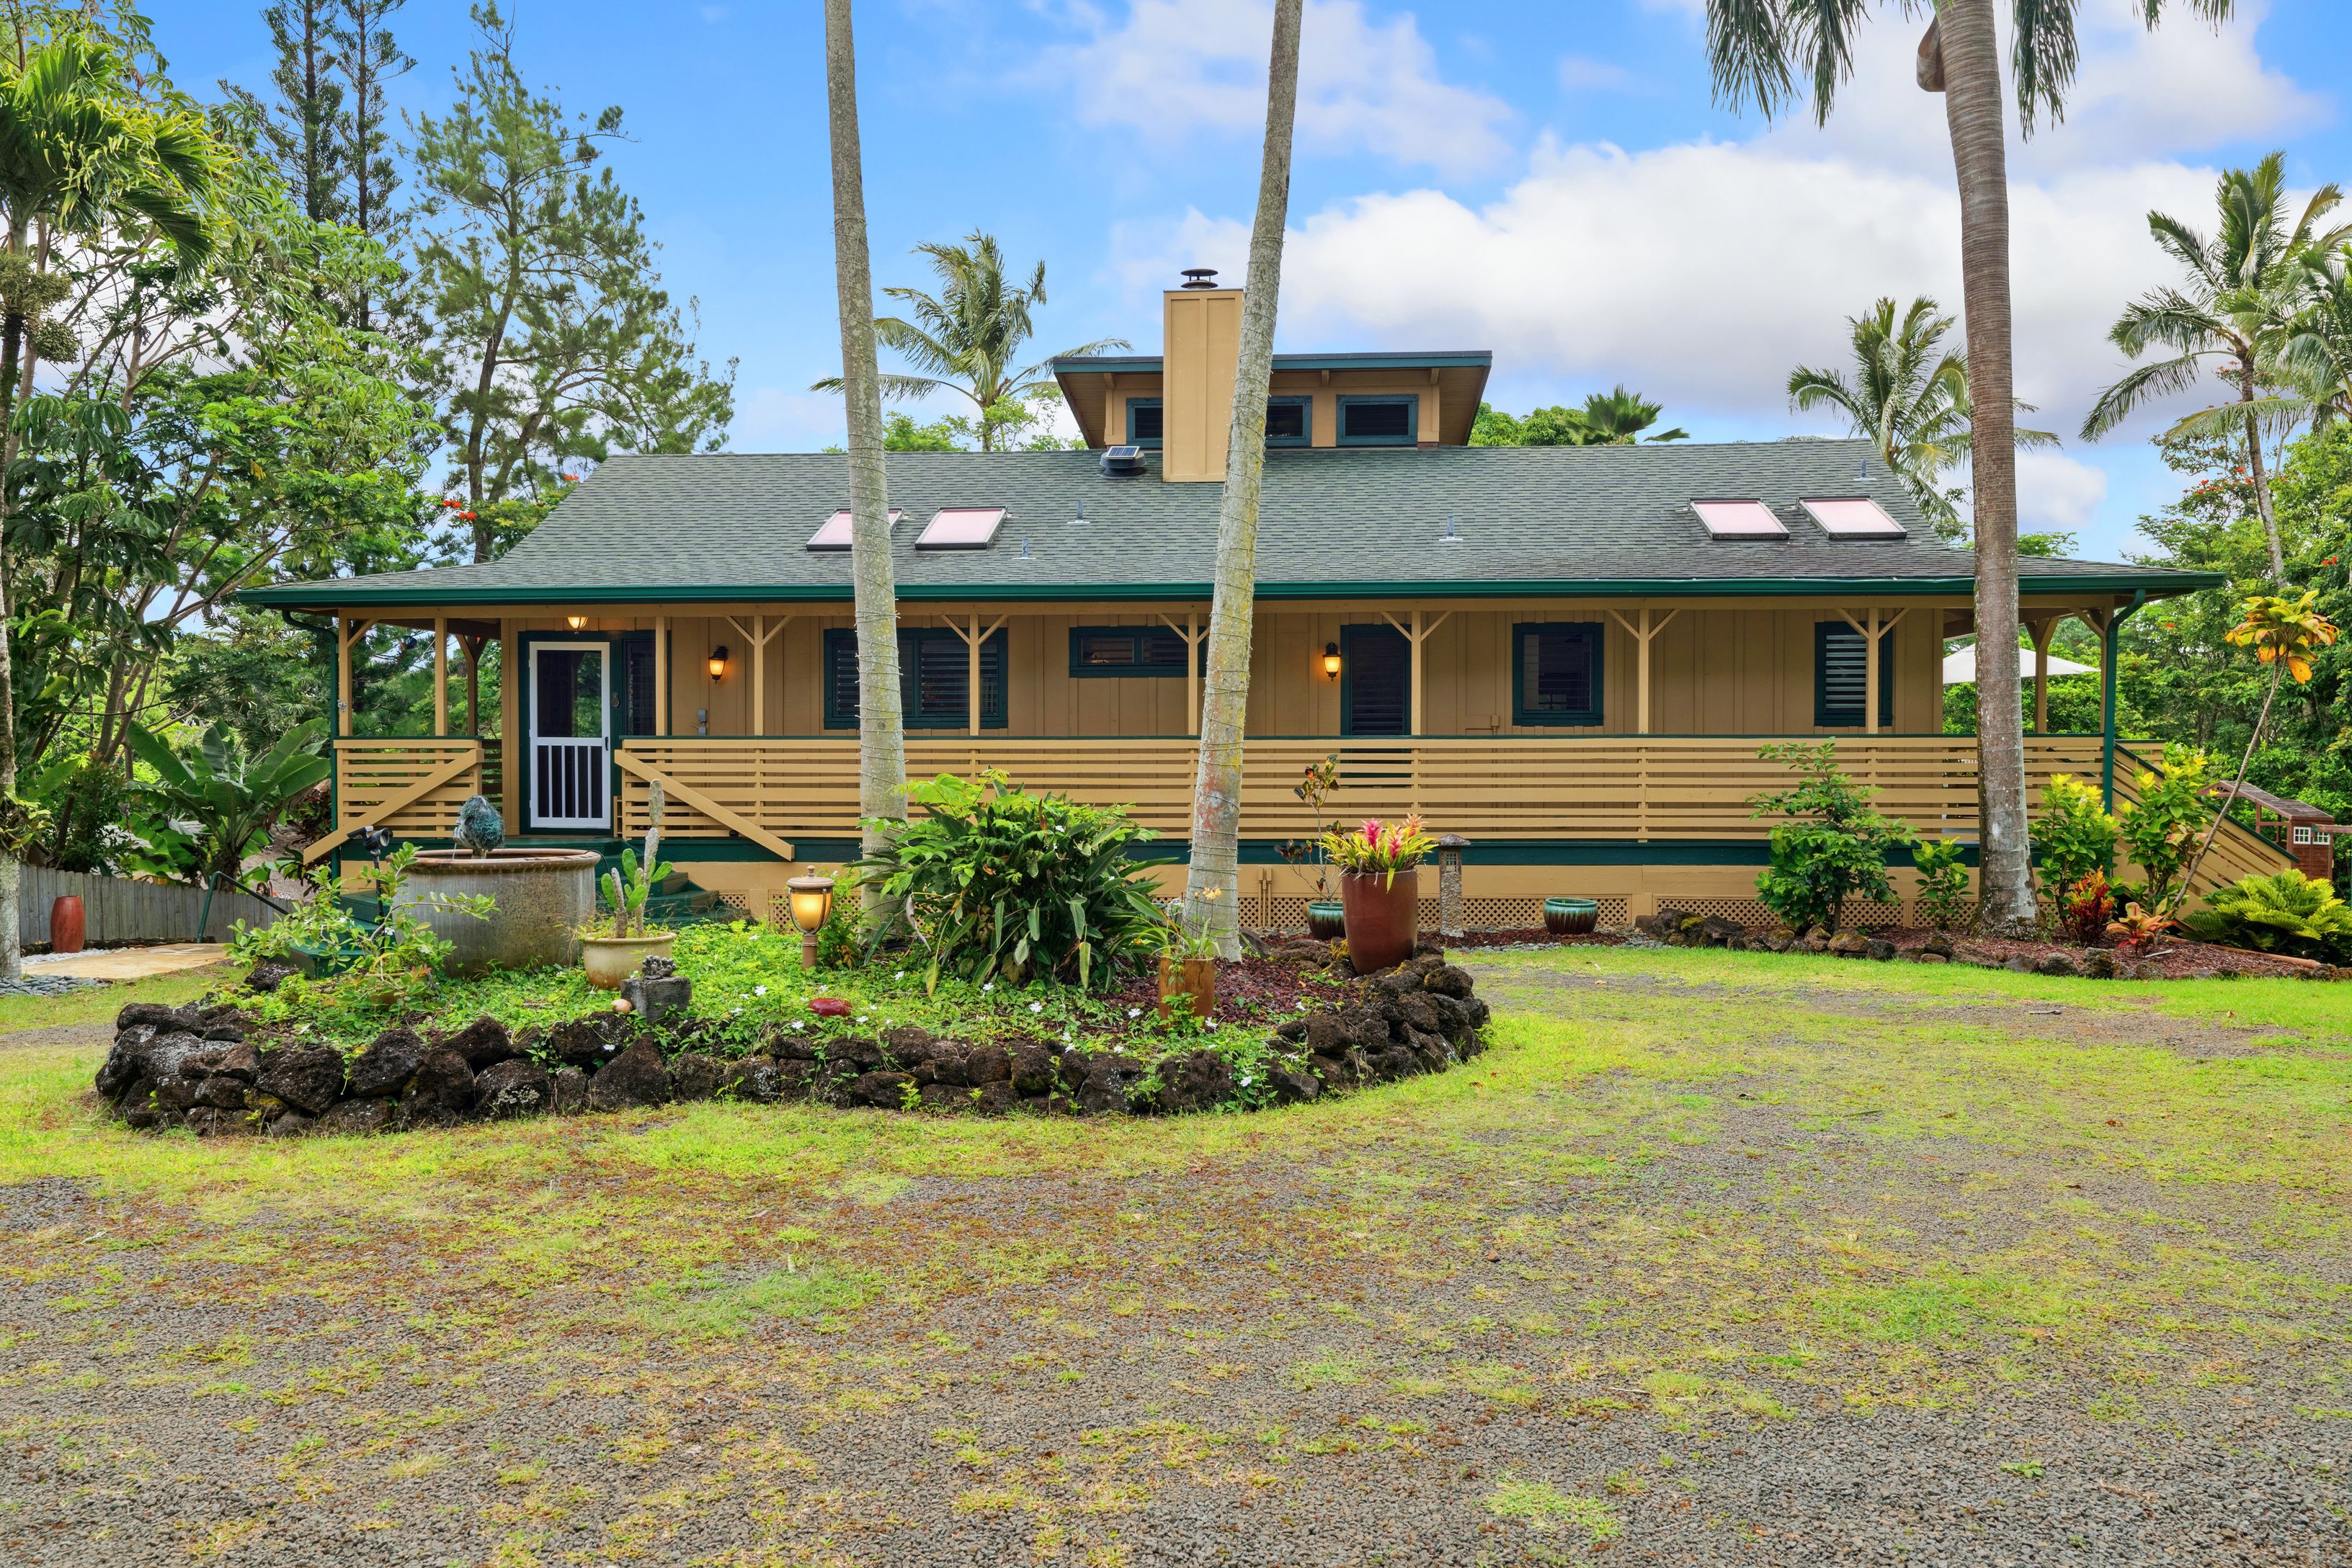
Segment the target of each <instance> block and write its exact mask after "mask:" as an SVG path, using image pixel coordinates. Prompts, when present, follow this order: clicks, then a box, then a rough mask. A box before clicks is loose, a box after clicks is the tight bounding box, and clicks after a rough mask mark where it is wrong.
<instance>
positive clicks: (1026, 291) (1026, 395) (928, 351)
mask: <svg viewBox="0 0 2352 1568" xmlns="http://www.w3.org/2000/svg"><path fill="white" fill-rule="evenodd" d="M915 253H916V254H917V255H919V256H925V257H929V258H930V263H931V270H932V272H933V273H934V274H936V275H937V276H938V278H939V280H940V284H939V289H940V291H939V292H938V293H937V294H930V293H926V292H925V291H924V290H922V289H910V288H905V287H899V288H892V289H883V290H882V292H883V293H884V294H885V295H887V297H888V298H890V299H893V300H898V301H899V302H900V303H901V304H903V305H905V306H906V307H907V309H908V315H911V316H912V317H913V318H914V320H912V321H908V319H907V318H906V317H904V316H877V317H876V318H875V321H874V334H875V336H876V337H877V338H879V339H880V340H881V342H882V345H883V347H885V348H887V349H890V350H892V351H893V352H895V353H898V355H899V356H900V357H901V358H903V359H905V360H906V361H907V362H908V363H909V364H911V365H913V366H914V367H915V374H909V373H907V372H899V373H898V374H885V375H884V376H883V377H882V378H881V388H882V395H883V396H884V397H887V398H909V397H929V396H931V395H933V394H935V393H952V394H954V395H957V396H959V397H961V398H962V399H963V400H964V401H966V402H967V403H970V404H971V407H972V412H971V415H969V416H961V417H960V418H958V419H955V420H951V421H949V422H946V423H944V424H943V425H942V426H939V428H940V429H942V430H944V431H948V432H951V433H952V434H954V435H963V434H970V435H971V436H973V437H976V438H977V439H978V441H979V444H980V449H981V450H982V451H983V452H995V451H1001V450H1003V447H1004V444H1005V442H1006V440H1007V438H1008V437H1018V436H1019V435H1021V434H1022V433H1024V432H1028V431H1032V430H1034V429H1035V427H1036V426H1039V425H1040V424H1041V423H1045V425H1046V428H1045V429H1044V430H1042V431H1038V432H1037V436H1036V437H1032V439H1033V443H1034V442H1035V441H1036V439H1037V437H1043V444H1044V445H1046V446H1048V447H1051V446H1054V445H1058V443H1057V442H1055V441H1054V440H1053V437H1052V435H1051V427H1050V418H1049V416H1047V414H1046V413H1045V410H1047V409H1049V408H1050V407H1051V406H1052V405H1055V404H1056V403H1058V402H1059V401H1060V393H1059V391H1058V389H1057V387H1056V384H1055V381H1054V374H1053V362H1054V361H1055V360H1056V359H1062V358H1066V357H1068V356H1070V355H1072V354H1089V353H1104V352H1106V351H1108V350H1110V349H1123V348H1126V347H1127V346H1128V343H1127V340H1126V339H1124V338H1098V339H1097V340H1096V341H1095V342H1090V343H1081V344H1079V345H1078V346H1077V347H1076V348H1070V349H1064V350H1063V351H1062V352H1061V353H1058V354H1047V355H1045V357H1044V358H1042V359H1039V360H1036V361H1034V362H1032V363H1029V364H1025V365H1017V366H1016V364H1015V363H1014V362H1015V361H1016V360H1018V359H1019V358H1020V357H1021V353H1022V346H1023V345H1024V344H1025V343H1026V342H1028V341H1029V339H1030V337H1031V336H1032V334H1034V332H1035V331H1036V323H1035V321H1034V319H1033V316H1032V311H1033V310H1034V309H1035V308H1036V307H1037V306H1039V305H1043V304H1044V303H1045V263H1044V262H1042V261H1040V262H1039V263H1037V266H1036V269H1035V270H1034V271H1033V272H1031V273H1030V275H1029V280H1028V281H1027V282H1026V283H1020V282H1015V281H1013V279H1011V278H1009V277H1008V276H1007V275H1006V272H1005V265H1004V248H1003V246H1001V245H999V244H998V243H997V240H996V237H995V236H994V235H992V234H982V233H978V232H974V233H972V234H971V235H968V236H966V237H964V239H963V241H962V243H961V244H955V243H951V242H948V241H940V240H934V241H929V242H928V243H925V244H922V245H919V246H917V247H915ZM841 388H842V379H841V377H839V376H828V377H826V378H825V379H824V380H823V381H820V382H818V383H816V384H815V385H814V387H813V388H812V390H813V391H817V392H838V391H840V390H841Z"/></svg>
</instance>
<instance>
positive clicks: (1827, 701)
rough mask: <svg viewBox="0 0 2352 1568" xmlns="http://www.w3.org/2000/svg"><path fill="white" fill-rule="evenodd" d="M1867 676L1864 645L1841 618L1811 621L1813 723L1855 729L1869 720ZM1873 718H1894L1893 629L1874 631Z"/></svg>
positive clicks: (1890, 721)
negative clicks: (1875, 687)
mask: <svg viewBox="0 0 2352 1568" xmlns="http://www.w3.org/2000/svg"><path fill="white" fill-rule="evenodd" d="M1869 680H1870V648H1869V646H1868V644H1867V641H1866V639H1865V638H1864V637H1863V635H1862V634H1861V633H1860V632H1858V631H1856V630H1854V629H1853V626H1849V625H1847V624H1846V623H1845V622H1844V621H1843V620H1837V621H1816V622H1814V623H1813V723H1814V725H1815V726H1816V727H1817V728H1820V729H1823V730H1858V729H1861V728H1863V727H1864V726H1865V725H1867V724H1868V723H1869V715H1868V713H1867V711H1866V710H1864V706H1863V700H1864V689H1865V688H1866V687H1867V685H1868V684H1869ZM1878 722H1879V725H1880V727H1881V728H1882V729H1883V728H1885V727H1886V726H1888V725H1891V724H1893V723H1894V722H1895V628H1894V627H1893V626H1889V627H1887V628H1886V629H1885V631H1883V632H1881V633H1879V634H1878Z"/></svg>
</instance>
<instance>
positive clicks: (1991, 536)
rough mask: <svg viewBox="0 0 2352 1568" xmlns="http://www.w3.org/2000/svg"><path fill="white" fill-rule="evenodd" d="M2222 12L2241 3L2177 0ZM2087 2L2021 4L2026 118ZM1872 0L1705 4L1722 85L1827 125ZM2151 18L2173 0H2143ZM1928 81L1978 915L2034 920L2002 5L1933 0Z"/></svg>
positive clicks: (2024, 922) (1923, 70)
mask: <svg viewBox="0 0 2352 1568" xmlns="http://www.w3.org/2000/svg"><path fill="white" fill-rule="evenodd" d="M2182 3H2183V4H2184V5H2187V6H2188V7H2189V9H2190V10H2191V11H2192V12H2194V13H2196V14H2197V15H2199V16H2204V17H2206V18H2208V19H2209V20H2210V21H2213V22H2215V23H2217V24H2218V23H2219V22H2221V20H2223V19H2224V18H2226V17H2227V16H2229V15H2230V13H2231V9H2232V8H2233V5H2234V0H2182ZM2079 5H2080V0H2011V5H2010V20H2011V29H2012V32H2013V35H2014V37H2013V39H2012V43H2011V56H2010V58H2011V63H2012V68H2013V69H2014V71H2015V74H2016V78H2017V83H2016V93H2017V107H2018V113H2019V117H2020V119H2021V121H2022V122H2023V124H2024V126H2025V128H2026V129H2027V130H2028V131H2029V132H2030V131H2032V128H2033V127H2034V125H2035V123H2036V122H2037V121H2040V120H2041V118H2042V116H2043V115H2044V114H2045V113H2046V114H2048V115H2049V116H2051V117H2052V118H2053V119H2055V118H2056V117H2057V116H2058V114H2059V113H2060V112H2061V111H2062V110H2063V107H2064V103H2065V95H2066V89H2067V88H2068V87H2069V86H2070V85H2071V84H2072V83H2073V80H2074V68H2075V65H2076V63H2077V60H2078V58H2079V51H2078V48H2077V47H2076V42H2075V35H2074V17H2075V12H2076V10H2077V8H2078V6H2079ZM1873 9H1874V4H1873V0H1706V17H1707V49H1708V54H1709V57H1710V61H1711V64H1712V66H1713V68H1714V74H1715V82H1716V89H1717V92H1718V94H1720V95H1721V96H1723V97H1725V98H1727V99H1729V100H1732V101H1733V102H1735V103H1738V102H1740V101H1742V100H1753V101H1754V102H1755V104H1756V106H1757V108H1758V109H1759V110H1762V111H1763V112H1764V113H1766V114H1768V115H1769V114H1773V113H1776V112H1778V111H1779V110H1780V109H1781V108H1782V107H1783V106H1784V105H1786V104H1787V103H1788V102H1790V100H1791V99H1793V98H1795V97H1796V96H1798V95H1799V93H1800V91H1801V89H1800V86H1799V79H1800V76H1801V77H1802V78H1803V80H1804V90H1807V91H1809V95H1810V97H1811V107H1812V111H1813V116H1814V119H1815V120H1816V121H1819V122H1826V121H1827V120H1828V119H1829V113H1830V109H1831V106H1832V103H1833V102H1834V101H1835V100H1836V97H1837V89H1838V88H1839V86H1840V85H1841V84H1843V82H1844V81H1845V79H1847V78H1848V77H1850V76H1852V75H1853V40H1854V36H1855V33H1856V31H1857V30H1858V29H1859V28H1860V27H1861V26H1862V25H1863V23H1864V21H1866V20H1867V19H1868V17H1869V15H1870V13H1871V11H1872V10H1873ZM2141 10H2142V13H2143V16H2145V19H2146V21H2147V25H2148V26H2151V27H2153V26H2156V24H2157V22H2158V19H2159V18H2160V17H2161V16H2162V15H2163V12H2164V0H2143V4H2142V5H2141ZM1916 76H1917V80H1918V83H1919V86H1920V87H1921V88H1923V89H1926V90H1927V91H1929V92H1940V93H1942V94H1943V95H1944V118H1945V124H1946V127H1947V130H1948V133H1949V135H1950V138H1951V143H1952V166H1953V172H1954V174H1955V176H1956V178H1957V181H1958V188H1959V196H1960V279H1961V296H1962V299H1961V304H1962V308H1963V313H1964V315H1965V317H1966V320H1967V322H1968V363H1969V391H1970V403H1971V405H1972V406H1973V408H1974V410H1975V437H1976V439H1975V443H1974V446H1975V452H1974V461H1973V464H1972V468H1973V480H1974V490H1975V504H1974V511H1975V529H1976V619H1977V647H1978V649H1979V653H1978V656H1977V661H1978V662H1977V700H1978V708H1979V712H1980V713H1989V714H1990V715H1991V718H1990V721H1989V722H1988V723H1985V724H1982V725H1980V726H1979V730H1978V733H1977V758H1978V761H1977V775H1978V779H1979V787H1980V789H1981V792H1982V796H1983V811H1982V816H1983V834H1984V841H1983V845H1982V847H1981V858H1980V862H1979V887H1980V891H1981V894H1982V898H1983V919H1984V921H1985V922H1986V923H1987V924H1988V925H1989V926H1990V927H1991V928H1992V929H1993V930H1995V931H2024V930H2026V929H2027V928H2029V927H2030V926H2031V925H2032V922H2033V921H2034V918H2035V909H2034V902H2033V875H2032V866H2031V864H2030V861H2029V847H2028V843H2027V837H2026V810H2025V808H2026V800H2025V729H2024V722H2023V708H2022V703H2021V698H2020V696H2019V689H2018V659H2017V624H2018V621H2017V448H2016V442H2015V436H2014V430H2015V425H2016V420H2015V416H2014V414H2013V412H2012V410H2013V409H2014V406H2015V403H2016V377H2015V374H2014V365H2013V364H2012V363H2011V318H2010V277H2009V167H2008V158H2009V152H2008V148H2007V146H2006V144H2005V143H2004V142H2003V140H2002V134H2001V116H2002V108H2001V86H2000V37H1999V36H1998V28H1997V26H1996V22H1995V7H1994V0H1936V16H1935V19H1934V20H1933V21H1931V22H1930V23H1929V24H1928V26H1927V35H1926V36H1925V37H1923V38H1921V39H1920V42H1919V52H1918V58H1917V62H1916Z"/></svg>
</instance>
